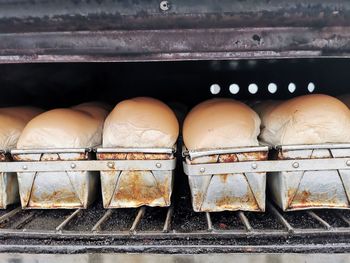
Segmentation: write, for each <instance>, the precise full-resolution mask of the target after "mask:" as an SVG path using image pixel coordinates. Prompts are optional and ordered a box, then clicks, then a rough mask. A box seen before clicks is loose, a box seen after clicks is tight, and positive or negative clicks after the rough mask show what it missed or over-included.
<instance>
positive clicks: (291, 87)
mask: <svg viewBox="0 0 350 263" xmlns="http://www.w3.org/2000/svg"><path fill="white" fill-rule="evenodd" d="M296 88H297V86H296V85H295V84H294V83H293V82H291V83H289V84H288V91H289V92H290V93H293V92H294V91H295V90H296ZM229 90H230V93H231V94H237V93H238V92H239V90H240V87H239V85H238V84H236V83H233V84H231V85H230V87H229ZM258 90H259V87H258V85H256V84H255V83H251V84H249V86H248V91H249V93H251V94H255V93H257V92H258ZM267 90H268V91H269V92H270V93H272V94H273V93H276V91H277V85H276V84H275V83H270V84H269V85H268V86H267ZM307 90H308V91H309V92H310V93H312V92H313V91H314V90H315V84H314V83H313V82H310V83H309V84H308V85H307ZM220 91H221V87H220V85H219V84H212V85H211V86H210V92H211V93H212V94H214V95H216V94H219V93H220Z"/></svg>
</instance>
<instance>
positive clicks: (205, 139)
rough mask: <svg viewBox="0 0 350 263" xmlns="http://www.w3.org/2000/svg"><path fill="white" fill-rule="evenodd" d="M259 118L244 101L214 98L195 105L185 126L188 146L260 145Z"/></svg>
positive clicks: (204, 147) (184, 133)
mask: <svg viewBox="0 0 350 263" xmlns="http://www.w3.org/2000/svg"><path fill="white" fill-rule="evenodd" d="M259 132H260V118H259V116H258V114H257V113H256V112H255V111H253V110H252V109H251V108H250V107H248V106H247V105H245V104H244V103H242V102H239V101H236V100H233V99H211V100H207V101H204V102H202V103H200V104H198V105H197V106H195V107H194V108H193V109H192V110H191V111H190V113H189V114H188V115H187V116H186V119H185V121H184V126H183V139H184V144H185V146H186V147H187V149H188V150H200V149H217V148H228V147H244V146H258V145H259V142H258V139H257V137H258V135H259Z"/></svg>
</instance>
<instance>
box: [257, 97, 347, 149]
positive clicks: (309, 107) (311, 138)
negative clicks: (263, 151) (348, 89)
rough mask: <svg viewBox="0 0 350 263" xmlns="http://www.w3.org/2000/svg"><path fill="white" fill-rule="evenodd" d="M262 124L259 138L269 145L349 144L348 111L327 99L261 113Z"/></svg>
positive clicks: (292, 102)
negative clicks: (262, 114)
mask: <svg viewBox="0 0 350 263" xmlns="http://www.w3.org/2000/svg"><path fill="white" fill-rule="evenodd" d="M262 121H263V123H262V126H263V129H262V132H261V135H260V138H261V140H262V141H265V142H267V143H269V144H271V145H293V144H322V143H348V142H350V111H349V109H348V107H347V106H346V105H345V104H344V103H342V102H341V101H340V100H338V99H337V98H334V97H331V96H328V95H323V94H311V95H305V96H300V97H296V98H293V99H290V100H287V101H285V102H282V103H280V104H278V105H277V106H276V107H275V108H273V109H272V110H271V111H267V112H265V114H264V116H263V117H262Z"/></svg>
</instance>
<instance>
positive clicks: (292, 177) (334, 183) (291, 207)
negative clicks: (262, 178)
mask: <svg viewBox="0 0 350 263" xmlns="http://www.w3.org/2000/svg"><path fill="white" fill-rule="evenodd" d="M348 157H350V144H321V145H291V146H277V147H276V154H275V158H274V159H278V160H295V162H294V163H293V166H294V167H295V168H299V163H300V161H298V160H311V161H312V160H313V159H315V160H316V159H317V160H320V159H323V160H324V161H326V162H327V163H329V167H332V166H331V164H332V163H333V162H335V161H336V159H335V158H348ZM345 160H346V159H345ZM344 164H345V162H344ZM346 165H347V166H349V165H350V163H349V161H346ZM341 167H344V169H342V168H341ZM318 168H319V167H318V166H317V165H316V163H315V165H314V166H308V167H305V169H301V170H300V169H299V170H298V171H280V172H272V173H270V174H269V176H268V187H269V189H270V192H271V196H272V198H273V200H274V201H275V203H276V204H277V205H278V206H279V207H280V208H281V209H282V210H283V211H295V210H305V209H320V208H327V209H330V208H337V209H349V208H350V199H349V198H350V170H349V169H345V165H343V166H339V168H340V169H331V168H330V169H328V170H324V169H322V170H321V169H318Z"/></svg>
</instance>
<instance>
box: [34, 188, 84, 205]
mask: <svg viewBox="0 0 350 263" xmlns="http://www.w3.org/2000/svg"><path fill="white" fill-rule="evenodd" d="M76 206H79V207H80V206H81V202H80V200H79V198H78V197H77V195H76V194H75V193H74V192H72V191H69V190H67V189H56V190H54V191H53V192H52V193H48V192H47V193H43V194H41V195H36V193H35V188H34V187H33V189H32V194H31V196H30V200H29V203H28V207H33V208H34V207H35V208H63V207H64V208H67V207H76Z"/></svg>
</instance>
